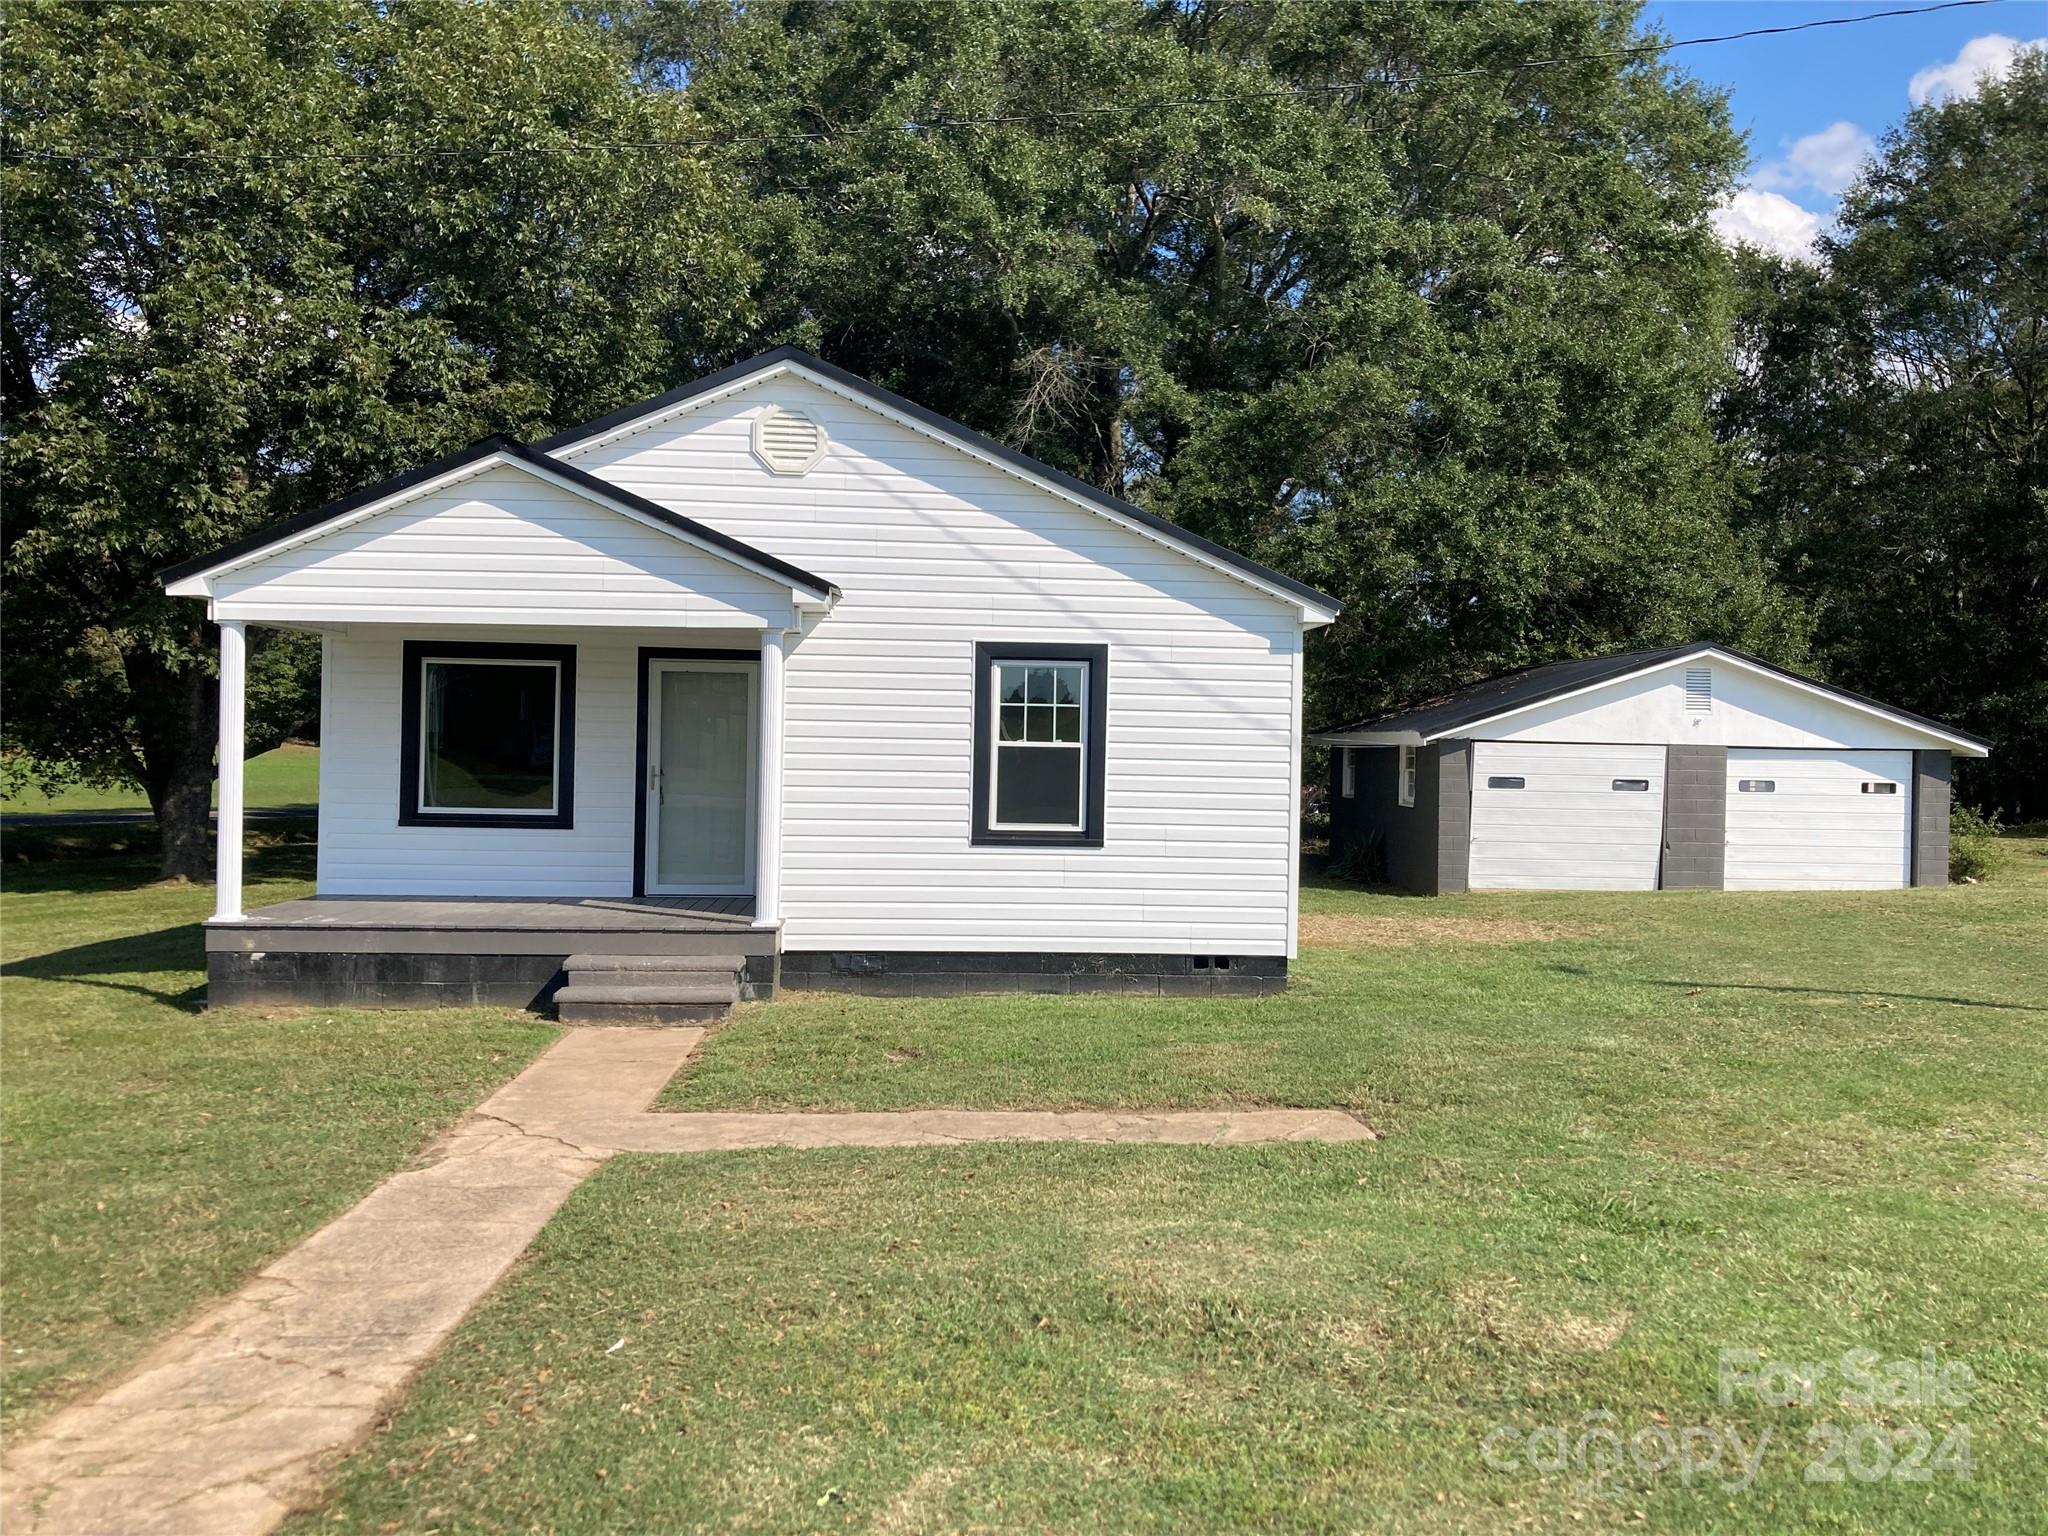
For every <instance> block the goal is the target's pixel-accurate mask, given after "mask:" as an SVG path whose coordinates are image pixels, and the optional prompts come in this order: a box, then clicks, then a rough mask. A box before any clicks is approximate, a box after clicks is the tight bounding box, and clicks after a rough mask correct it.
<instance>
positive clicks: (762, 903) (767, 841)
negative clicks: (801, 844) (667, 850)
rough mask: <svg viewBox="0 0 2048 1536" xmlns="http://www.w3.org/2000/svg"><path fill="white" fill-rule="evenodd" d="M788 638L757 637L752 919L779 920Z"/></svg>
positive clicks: (774, 633) (775, 633)
mask: <svg viewBox="0 0 2048 1536" xmlns="http://www.w3.org/2000/svg"><path fill="white" fill-rule="evenodd" d="M788 639H789V637H788V636H787V635H785V634H784V633H783V632H782V631H781V630H779V629H769V630H763V631H762V633H761V710H760V714H761V746H760V764H761V786H760V793H759V794H758V795H757V796H756V797H755V814H756V816H757V818H758V819H757V820H756V822H755V829H754V863H755V873H754V921H755V922H757V923H772V922H775V921H777V920H778V919H780V918H781V916H782V659H783V650H784V647H785V646H786V645H787V644H788Z"/></svg>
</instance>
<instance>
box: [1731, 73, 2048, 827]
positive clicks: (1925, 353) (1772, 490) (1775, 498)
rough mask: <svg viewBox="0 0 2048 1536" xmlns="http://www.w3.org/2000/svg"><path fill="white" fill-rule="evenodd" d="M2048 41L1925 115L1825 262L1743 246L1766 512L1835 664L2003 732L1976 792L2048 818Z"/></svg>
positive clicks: (1753, 504) (1849, 215)
mask: <svg viewBox="0 0 2048 1536" xmlns="http://www.w3.org/2000/svg"><path fill="white" fill-rule="evenodd" d="M2044 168H2048V54H2043V53H2041V52H2038V51H2037V52H2034V53H2032V54H2029V55H2023V56H2022V58H2021V60H2020V62H2019V63H2018V65H2017V67H2016V68H2015V69H2014V70H2013V72H2012V74H2011V75H2010V76H2009V77H2008V78H2007V79H2005V80H2004V81H2002V82H1990V83H1987V84H1986V85H1985V86H1984V87H1983V90H1982V92H1981V94H1980V95H1978V96H1976V97H1974V98H1964V99H1960V100H1954V101H1950V102H1947V103H1945V104H1943V105H1939V106H1928V107H1923V108H1921V109H1919V110H1918V111H1916V112H1914V113H1913V114H1912V115H1911V116H1910V117H1909V118H1908V119H1907V120H1906V122H1905V124H1904V126H1903V127H1901V128H1900V129H1899V130H1897V131H1896V132H1894V133H1892V134H1891V135H1889V136H1888V137H1887V138H1886V139H1885V141H1884V143H1883V144H1882V145H1881V146H1880V148H1879V152H1878V155H1877V158H1876V159H1875V161H1874V162H1873V163H1872V164H1871V166H1870V167H1869V169H1868V171H1867V172H1866V173H1865V175H1864V176H1863V178H1862V179H1861V180H1860V181H1859V182H1857V184H1856V185H1854V186H1853V187H1851V188H1850V189H1849V192H1848V194H1847V196H1846V197H1845V198H1844V199H1843V202H1842V213H1841V219H1840V225H1841V228H1840V231H1839V233H1837V234H1835V235H1834V236H1832V237H1831V238H1828V239H1826V240H1824V241H1823V242H1822V244H1821V250H1820V255H1821V258H1822V264H1821V265H1818V266H1807V265H1803V264H1787V263H1783V262H1778V261H1773V260H1771V259H1770V258H1767V257H1763V256H1758V255H1752V256H1750V257H1748V258H1747V264H1746V275H1747V277H1748V280H1749V288H1750V293H1751V304H1750V306H1749V308H1748V310H1747V312H1746V318H1745V324H1744V328H1743V335H1742V342H1741V347H1740V353H1739V355H1740V356H1741V357H1742V359H1743V362H1744V369H1743V379H1742V384H1741V387H1740V388H1739V389H1738V390H1736V391H1734V392H1733V393H1731V395H1730V396H1729V397H1728V399H1727V401H1726V405H1725V418H1726V421H1727V424H1728V427H1729V430H1730V435H1731V436H1732V437H1734V438H1735V439H1736V440H1737V441H1739V442H1740V443H1741V444H1742V446H1743V447H1744V448H1745V449H1746V450H1748V452H1749V453H1750V455H1751V457H1752V462H1753V466H1754V471H1755V481H1754V487H1753V491H1752V494H1751V497H1750V503H1749V505H1750V516H1751V517H1753V518H1754V520H1755V521H1756V523H1757V524H1758V525H1759V526H1761V527H1762V528H1764V529H1765V530H1767V532H1768V534H1769V536H1770V538H1771V541H1772V546H1773V552H1774V555H1775V558H1776V562H1777V565H1778V567H1779V569H1780V571H1781V572H1782V575H1783V579H1784V580H1785V581H1786V582H1787V584H1789V585H1790V586H1791V587H1792V588H1793V589H1794V590H1795V591H1797V592H1798V593H1799V594H1800V595H1801V596H1802V597H1803V598H1805V599H1806V600H1807V601H1808V602H1809V603H1810V604H1811V606H1812V609H1813V612H1814V614H1815V616H1816V621H1817V630H1816V636H1815V644H1816V649H1817V652H1818V655H1819V657H1820V659H1821V661H1822V663H1823V665H1825V667H1826V668H1827V670H1828V672H1829V674H1830V675H1831V676H1832V677H1834V678H1836V679H1837V680H1839V681H1841V682H1844V683H1846V684H1848V685H1849V686H1850V687H1854V688H1859V689H1863V690H1865V691H1867V692H1870V693H1872V694H1875V695H1876V696H1878V697H1880V698H1884V699H1888V700H1893V701H1896V702H1897V703H1899V704H1901V705H1904V706H1905V707H1907V708H1909V709H1914V710H1919V711H1922V712H1924V713H1926V714H1930V715H1934V716H1937V717H1940V718H1943V719H1949V720H1953V721H1955V722H1956V723H1957V724H1959V725H1961V726H1963V727H1964V728H1965V729H1968V730H1973V731H1976V732H1979V733H1981V734H1983V735H1985V736H1988V737H1989V738H1990V739H1991V741H1992V743H1993V752H1992V755H1991V757H1990V758H1989V759H1988V760H1986V761H1983V762H1968V763H1965V764H1963V765H1961V773H1962V775H1963V777H1962V780H1961V783H1962V786H1963V789H1964V791H1965V793H1966V794H1967V795H1968V796H1969V797H1970V798H1972V799H1974V800H1976V801H1977V802H1979V803H1980V804H1985V805H1990V806H1999V807H2004V808H2006V809H2007V810H2010V811H2016V812H2019V813H2020V814H2023V815H2026V816H2030V817H2034V816H2043V815H2048V479H2044V474H2043V454H2042V450H2043V435H2044V433H2048V186H2044V176H2043V172H2044Z"/></svg>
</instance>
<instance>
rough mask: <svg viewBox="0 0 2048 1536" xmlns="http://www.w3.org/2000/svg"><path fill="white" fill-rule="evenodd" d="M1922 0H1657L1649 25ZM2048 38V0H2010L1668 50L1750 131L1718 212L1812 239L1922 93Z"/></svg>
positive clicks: (1758, 235) (1790, 245)
mask: <svg viewBox="0 0 2048 1536" xmlns="http://www.w3.org/2000/svg"><path fill="white" fill-rule="evenodd" d="M1916 3H1918V0H1818V3H1817V0H1651V4H1650V5H1649V6H1647V7H1646V8H1645V11H1644V21H1645V23H1646V24H1654V25H1658V26H1661V27H1662V29H1663V30H1664V31H1665V32H1667V33H1669V34H1670V35H1671V36H1672V37H1674V38H1685V37H1704V36H1709V35H1712V34H1714V33H1719V32H1739V31H1743V30H1746V29H1748V28H1751V27H1774V26H1785V25H1788V24H1794V23H1798V22H1802V21H1814V20H1819V19H1821V18H1824V17H1832V16H1857V15H1862V14H1864V13H1865V12H1869V11H1881V10H1891V9H1894V8H1895V7H1898V6H1901V5H1911V4H1916ZM2028 42H2033V43H2048V0H2000V3H1998V4H1994V5H1979V6H1970V7H1967V8H1965V9H1961V10H1953V11H1941V12H1937V13H1935V14H1932V15H1926V16H1899V17H1893V18H1891V19H1889V20H1885V21H1867V22H1864V23H1862V24H1860V25H1857V26H1849V27H1821V28H1817V29H1815V30H1814V31H1811V32H1798V33H1794V34H1792V35H1790V36H1778V37H1758V38H1750V39H1747V40H1745V41H1742V42H1735V43H1711V44H1708V45H1706V46H1703V47H1698V48H1680V49H1677V50H1675V51H1673V52H1672V53H1671V54H1670V55H1669V57H1670V60H1671V62H1672V63H1673V64H1674V65H1676V66H1677V67H1678V68H1680V69H1683V70H1685V71H1686V72H1687V73H1688V74H1691V75H1693V76H1694V77H1695V78H1697V79H1700V80H1704V81H1707V82H1710V83H1712V84H1715V85H1720V86H1724V87H1726V88H1727V89H1728V90H1729V93H1730V99H1729V107H1730V111H1731V112H1732V114H1733V117H1734V120H1735V126H1736V127H1737V128H1740V129H1743V130H1745V131H1746V132H1747V133H1748V134H1749V148H1750V154H1751V156H1752V160H1753V163H1752V165H1751V169H1750V179H1749V185H1748V186H1747V187H1745V188H1744V189H1743V191H1742V192H1740V193H1738V194H1737V195H1736V197H1735V199H1734V200H1733V202H1732V203H1731V204H1730V205H1729V207H1728V208H1726V209H1724V210H1723V211H1722V213H1721V214H1720V216H1719V217H1718V218H1717V219H1716V223H1717V225H1718V226H1719V227H1720V229H1721V231H1722V233H1723V235H1724V236H1726V237H1727V238H1729V239H1731V240H1733V239H1745V240H1749V241H1751V242H1753V243H1755V244H1758V245H1765V246H1769V247H1770V248H1772V249H1774V250H1779V251H1783V252H1785V253H1786V254H1788V255H1796V254H1799V253H1801V252H1803V251H1804V250H1805V249H1806V248H1807V246H1808V245H1809V244H1810V242H1811V241H1812V239H1813V236H1814V235H1815V234H1816V233H1818V232H1819V230H1820V229H1821V228H1822V227H1824V225H1825V224H1826V221H1827V220H1828V219H1829V218H1830V217H1831V216H1832V214H1833V212H1834V209H1835V204H1836V202H1837V200H1838V199H1839V197H1840V194H1841V189H1842V186H1843V185H1844V184H1845V183H1846V182H1847V180H1848V179H1849V177H1850V176H1851V175H1853V173H1854V170H1855V167H1856V165H1857V164H1858V163H1860V161H1861V160H1862V158H1863V157H1864V155H1866V154H1867V153H1868V152H1869V149H1870V145H1871V143H1872V141H1874V140H1876V139H1877V138H1879V137H1880V136H1882V134H1883V133H1884V131H1885V129H1887V128H1889V127H1892V126H1893V125H1894V124H1896V123H1897V122H1898V121H1899V119H1900V118H1902V117H1904V116H1905V115H1906V112H1907V111H1908V110H1909V109H1910V108H1911V107H1912V106H1913V105H1914V103H1915V102H1916V101H1918V100H1923V99H1928V98H1933V99H1940V97H1941V96H1942V95H1943V94H1944V93H1950V92H1964V93H1967V92H1968V91H1970V90H1971V89H1972V85H1973V82H1974V81H1975V80H1977V79H1979V78H1980V77H1981V75H1982V73H1983V72H1984V71H1985V70H1987V69H1990V70H1998V69H2001V68H2003V67H2004V66H2005V64H2006V63H2007V62H2008V61H2009V60H2010V57H2011V54H2012V52H2013V47H2012V45H2013V44H2014V43H2028Z"/></svg>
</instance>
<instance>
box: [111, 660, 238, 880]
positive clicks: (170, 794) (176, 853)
mask: <svg viewBox="0 0 2048 1536" xmlns="http://www.w3.org/2000/svg"><path fill="white" fill-rule="evenodd" d="M211 627H212V626H210V625H209V626H208V628H209V629H211ZM126 670H127V673H128V687H129V693H130V695H131V697H132V698H133V699H134V701H135V733H136V738H137V746H138V748H139V751H140V756H141V759H142V781H143V788H144V790H145V791H146V792H147V793H148V795H149V808H150V809H151V810H152V811H154V812H155V813H156V824H157V830H158V831H159V832H160V833H161V834H162V836H163V871H162V873H163V878H164V879H166V880H173V879H176V878H178V877H179V876H183V877H184V878H185V879H188V880H206V879H210V878H211V877H212V873H213V846H212V836H211V832H212V819H213V771H214V770H213V754H214V746H215V738H216V736H217V734H218V726H219V718H220V692H219V687H218V685H217V683H216V682H215V680H214V677H213V675H212V674H211V673H210V672H208V671H206V669H205V668H203V667H202V666H200V665H199V664H198V663H197V662H196V661H192V662H186V663H183V664H181V665H179V666H178V667H176V668H175V669H173V668H171V667H167V666H165V665H164V664H163V663H162V662H161V661H159V660H158V659H157V658H156V657H154V656H150V655H147V654H143V655H130V656H129V657H127V658H126Z"/></svg>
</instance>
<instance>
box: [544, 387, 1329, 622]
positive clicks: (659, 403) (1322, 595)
mask: <svg viewBox="0 0 2048 1536" xmlns="http://www.w3.org/2000/svg"><path fill="white" fill-rule="evenodd" d="M778 363H794V364H795V365H796V366H798V367H800V368H804V369H807V370H809V371H810V372H812V373H815V374H817V375H819V376H820V377H821V378H826V379H830V380H831V381H832V382H833V383H834V384H837V385H838V386H839V387H840V388H842V389H845V390H849V391H851V392H852V393H854V394H857V395H863V396H865V397H866V398H867V399H869V400H872V401H874V402H875V403H876V404H878V405H884V406H887V407H888V408H889V409H891V410H894V411H900V412H902V413H903V414H904V415H906V416H909V417H911V418H912V419H914V420H916V421H919V422H922V423H923V424H924V425H925V426H927V427H930V428H932V429H933V430H934V431H937V432H942V433H944V434H946V435H947V436H949V437H953V438H957V439H959V440H960V441H961V442H963V443H965V444H967V445H968V446H969V447H971V448H973V449H975V450H976V451H977V452H979V453H985V454H987V455H989V456H990V457H991V458H995V459H999V460H1001V461H1002V462H1003V463H1005V464H1008V465H1010V466H1011V467H1012V468H1013V469H1020V470H1022V471H1024V472H1025V473H1026V474H1030V475H1036V476H1037V477H1039V478H1040V479H1042V480H1049V481H1051V482H1052V483H1053V484H1054V485H1057V486H1058V487H1059V488H1060V489H1061V490H1063V491H1065V492H1067V493H1068V494H1070V495H1073V496H1077V497H1079V498H1081V499H1083V500H1085V501H1089V502H1093V503H1094V504H1095V505H1096V506H1099V507H1102V508H1103V509H1105V510H1106V511H1110V512H1114V513H1116V514H1117V515H1118V516H1119V517H1124V518H1128V519H1130V520H1131V521H1132V522H1134V523H1137V524H1138V525H1139V526H1140V527H1142V528H1144V529H1146V530H1147V531H1148V532H1151V533H1155V534H1157V535H1159V536H1160V537H1161V538H1164V539H1165V540H1167V541H1168V542H1169V543H1174V544H1179V545H1181V546H1182V547H1183V548H1186V549H1190V550H1194V551H1196V552H1198V553H1200V554H1203V555H1207V556H1208V557H1209V558H1210V559H1212V560H1216V561H1218V562H1220V563H1221V564H1224V565H1228V566H1231V567H1233V568H1235V569H1236V570H1239V571H1242V572H1243V573H1244V574H1246V575H1248V576H1253V577H1256V578H1258V579H1259V580H1260V581H1263V582H1267V583H1270V584H1271V585H1273V586H1276V587H1279V588H1280V589H1281V590H1282V591H1284V592H1287V593H1289V594H1290V595H1292V596H1294V597H1298V598H1300V599H1302V600H1303V601H1305V602H1309V603H1313V604H1315V605H1316V606H1317V607H1318V608H1324V609H1327V610H1328V611H1330V612H1331V613H1341V612H1342V611H1343V607H1344V605H1343V604H1342V603H1340V602H1338V601H1337V599H1336V598H1334V597H1331V596H1330V595H1329V594H1328V593H1327V592H1318V591H1317V590H1316V589H1315V588H1314V587H1311V586H1309V585H1307V584H1306V583H1305V582H1299V581H1296V580H1295V579H1294V578H1293V577H1292V576H1286V575H1283V574H1281V573H1280V572H1279V571H1276V570H1274V569H1273V568H1272V567H1271V566H1266V565H1261V564H1260V563H1259V562H1258V561H1256V560H1254V559H1252V558H1250V557H1249V556H1247V555H1241V554H1239V553H1238V552H1237V551H1236V550H1234V549H1231V548H1230V547H1228V546H1227V545H1223V544H1218V543H1215V542H1214V541H1212V540H1210V539H1205V538H1203V537H1202V536H1201V535H1200V534H1198V533H1190V532H1189V531H1188V530H1187V529H1185V528H1183V527H1181V526H1180V524H1178V523H1173V522H1169V521H1167V520H1166V519H1165V518H1163V517H1160V516H1159V515H1158V514H1157V513H1154V512H1147V511H1146V510H1145V509H1144V508H1143V507H1140V506H1137V505H1136V504H1134V503H1132V502H1128V501H1125V500H1123V499H1122V498H1121V497H1117V496H1112V495H1110V494H1109V492H1107V491H1105V490H1102V489H1101V488H1100V487H1098V486H1093V485H1090V484H1089V483H1088V482H1087V481H1085V480H1079V479H1076V478H1075V477H1074V476H1072V475H1069V474H1066V473H1064V472H1063V471H1061V470H1057V469H1054V468H1053V467H1052V466H1051V465H1049V464H1042V463H1040V462H1039V461H1038V460H1037V459H1034V458H1032V457H1031V456H1030V455H1029V454H1027V453H1019V452H1018V451H1017V450H1016V449H1015V448H1012V447H1010V446H1009V445H1008V444H1006V443H999V442H997V441H996V440H995V439H994V438H992V437H984V436H983V435H982V434H981V433H979V432H977V431H975V430H974V429H973V428H972V427H968V426H963V425H962V424H961V423H959V422H957V421H955V420H953V419H952V418H951V417H950V416H941V415H940V414H939V413H938V412H937V411H934V410H930V409H928V408H926V407H925V406H922V405H919V404H918V403H917V402H916V401H915V400H906V399H905V398H904V397H903V396H901V395H899V394H895V393H892V392H891V391H889V390H886V389H884V388H882V387H881V386H880V385H879V384H873V383H870V382H869V381H868V380H866V379H864V378H862V377H861V376H860V375H859V374H855V373H848V372H847V371H846V370H845V369H844V368H841V367H838V366H836V365H835V364H832V363H828V362H826V361H825V360H824V359H823V358H822V357H817V356H814V355H813V354H811V353H809V352H806V351H804V349H803V348H801V347H787V346H785V347H776V348H774V349H773V350H772V351H768V352H763V353H761V354H759V355H758V356H755V357H750V358H747V359H746V360H745V361H744V362H738V363H734V364H733V365H732V366H731V367H729V368H721V369H719V370H718V372H716V373H709V374H706V375H705V376H704V377H703V378H701V379H695V380H693V381H691V382H690V383H688V384H684V385H681V386H680V387H678V388H676V389H672V390H669V391H668V392H667V393H666V394H661V395H656V396H654V397H653V398H652V399H648V400H642V401H640V402H639V403H638V404H636V405H628V406H624V407H622V408H620V409H619V410H616V411H612V412H609V413H608V414H606V415H603V416H600V417H598V418H597V419H596V420H595V421H586V422H584V423H583V424H582V425H581V426H575V427H569V428H567V429H565V430H563V431H561V432H557V433H555V434H554V435H553V436H552V437H544V438H542V439H540V440H539V441H538V442H537V443H535V444H534V446H535V447H536V448H539V449H541V450H542V451H543V452H547V453H555V452H558V451H559V450H561V449H563V448H567V447H571V446H573V445H574V444H576V443H579V442H582V441H583V440H584V439H586V438H591V437H596V436H599V435H600V434H602V433H605V432H609V431H611V430H612V429H613V428H615V427H623V426H627V425H629V424H630V423H632V422H634V421H637V420H638V419H639V418H640V417H642V416H649V415H652V414H654V413H655V412H657V411H665V410H668V409H670V408H672V407H674V406H678V405H682V404H684V403H685V402H687V401H689V400H692V399H695V398H696V397H697V396H699V395H703V394H709V393H710V392H711V391H713V390H717V389H722V388H724V387H725V386H726V385H728V384H732V383H735V382H736V381H738V380H740V379H743V378H745V377H746V376H747V375H748V374H750V373H758V372H760V371H761V370H762V369H764V368H771V367H774V366H775V365H776V364H778Z"/></svg>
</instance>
